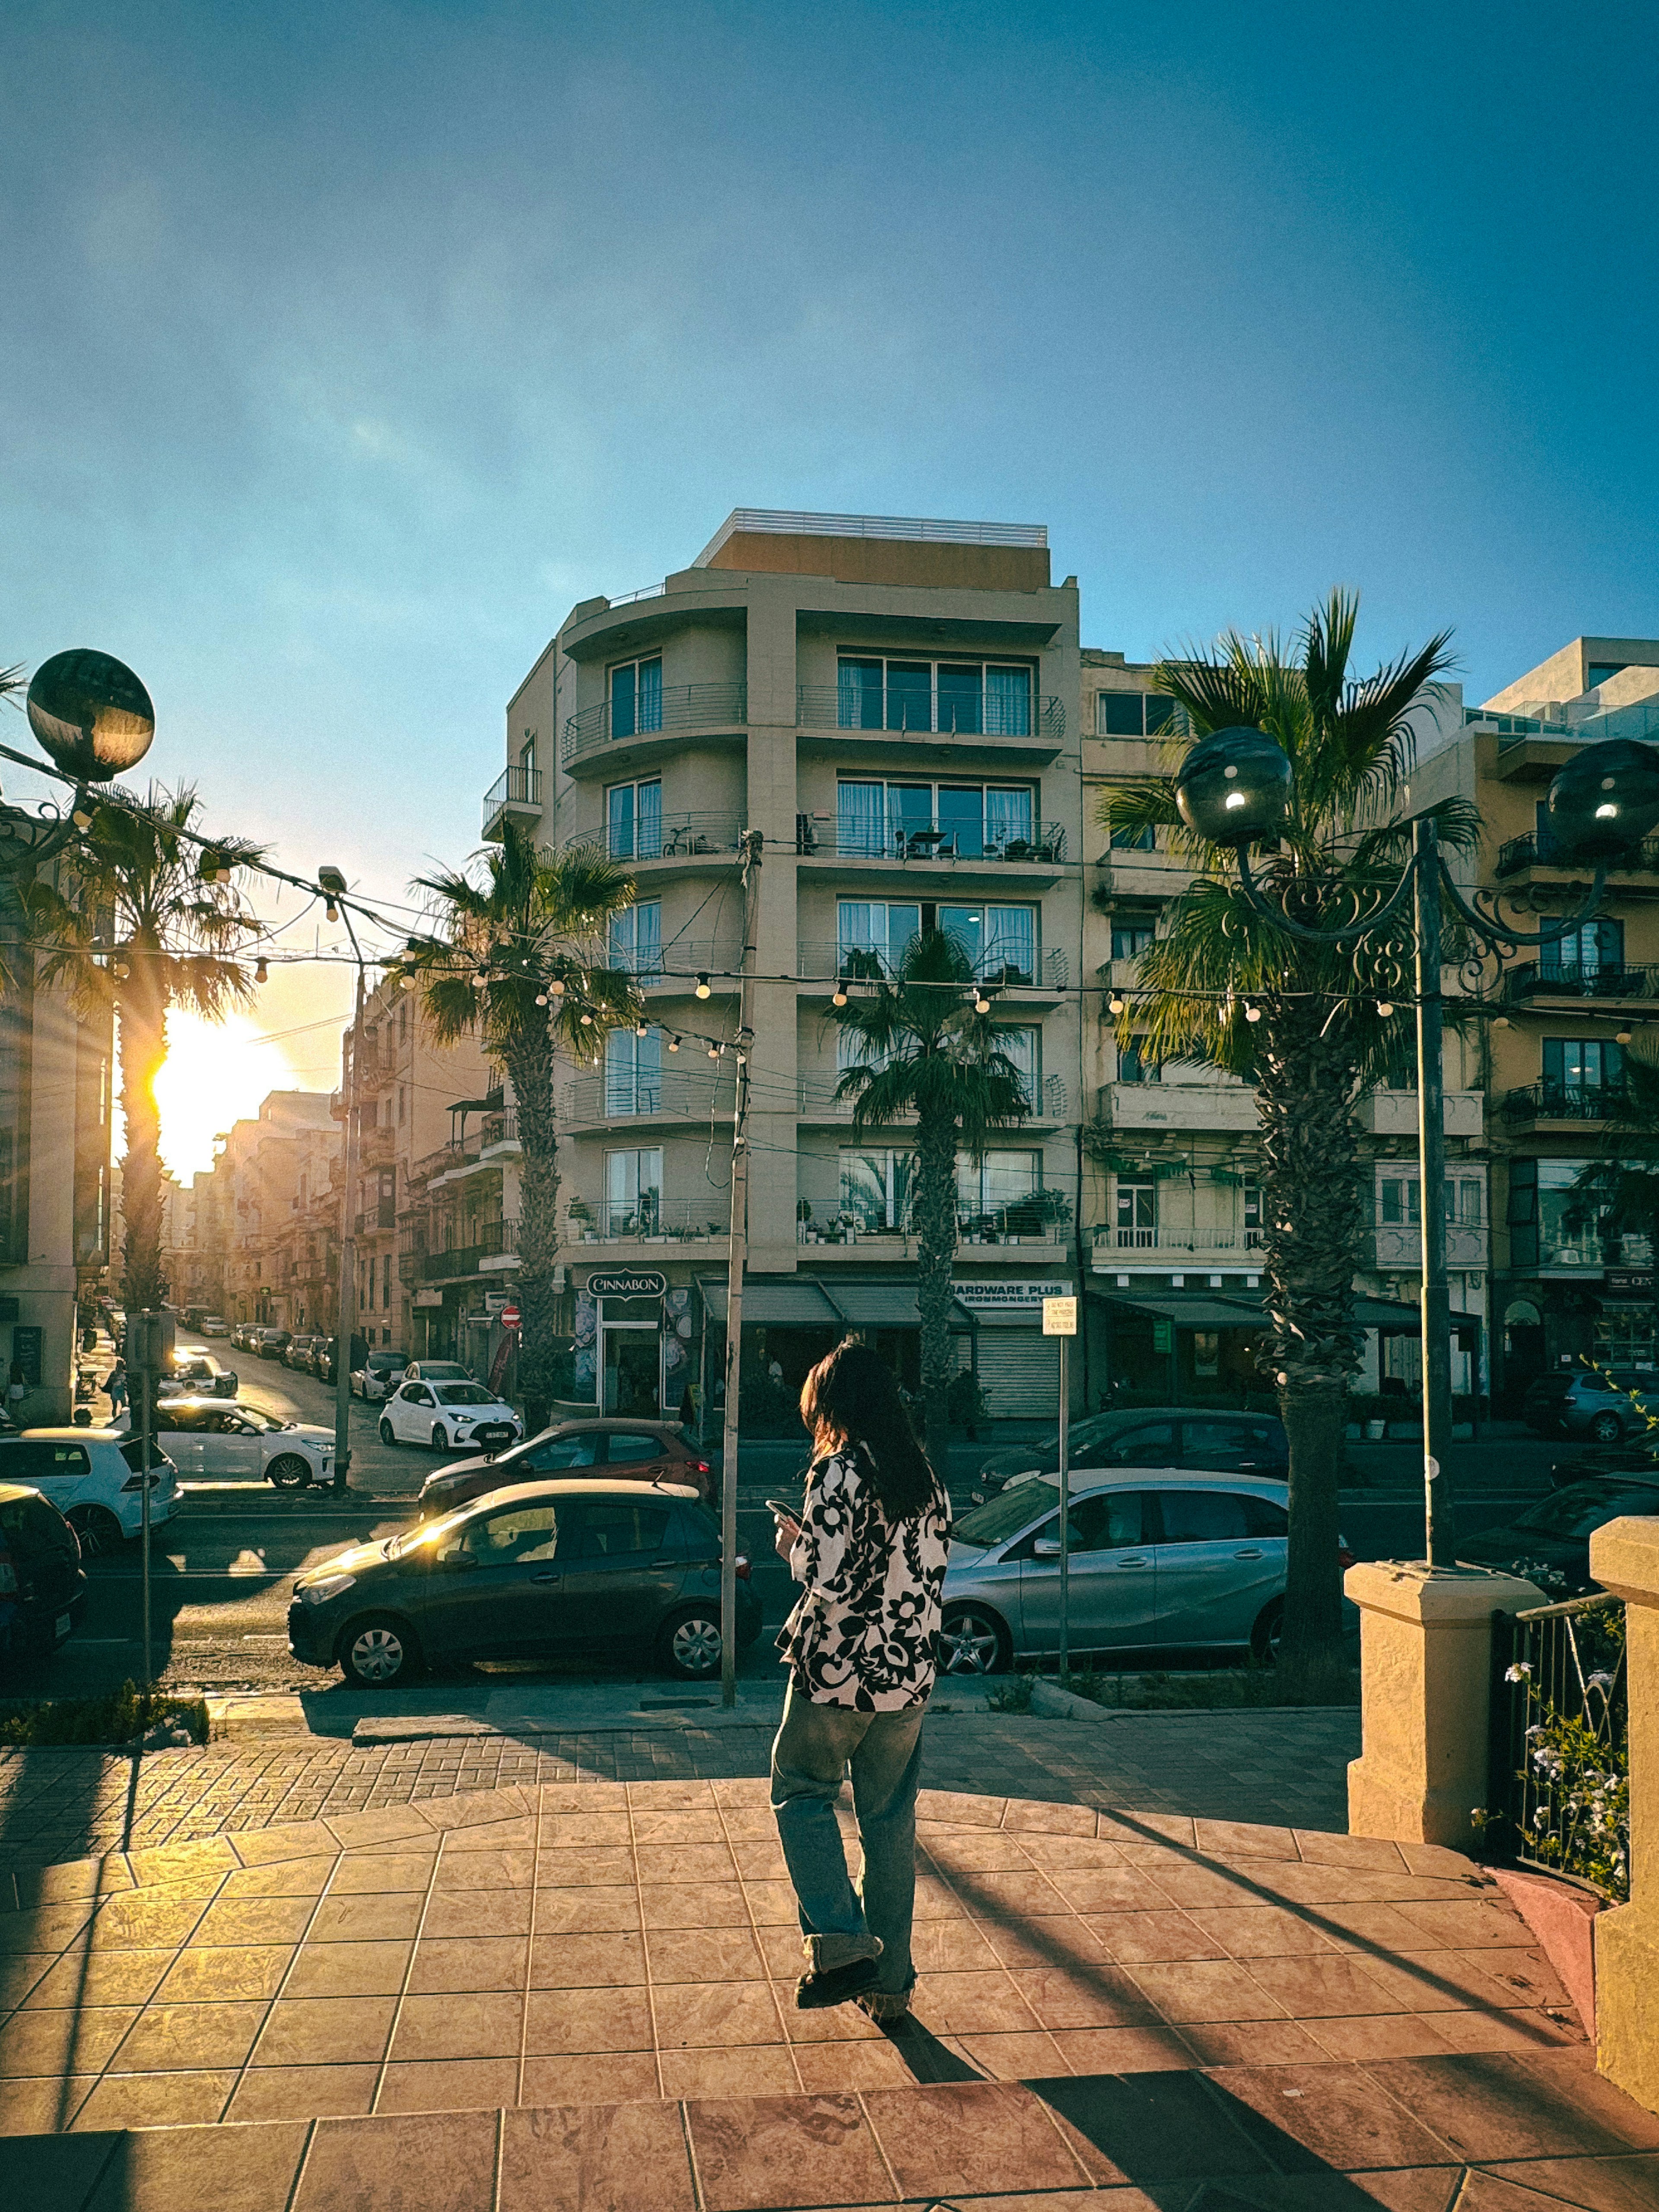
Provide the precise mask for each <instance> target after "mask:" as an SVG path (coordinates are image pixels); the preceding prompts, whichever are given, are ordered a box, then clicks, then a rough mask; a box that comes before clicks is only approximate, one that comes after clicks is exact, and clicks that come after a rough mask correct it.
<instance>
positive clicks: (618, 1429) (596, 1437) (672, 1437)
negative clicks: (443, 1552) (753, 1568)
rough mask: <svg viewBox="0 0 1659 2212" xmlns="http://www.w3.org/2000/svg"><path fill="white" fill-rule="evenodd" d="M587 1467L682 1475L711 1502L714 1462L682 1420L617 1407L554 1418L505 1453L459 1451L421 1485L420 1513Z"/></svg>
mask: <svg viewBox="0 0 1659 2212" xmlns="http://www.w3.org/2000/svg"><path fill="white" fill-rule="evenodd" d="M589 1467H591V1468H604V1469H605V1474H607V1476H609V1477H610V1478H611V1480H613V1481H617V1482H648V1483H656V1482H675V1483H684V1485H685V1486H687V1487H688V1488H689V1489H691V1490H695V1491H696V1493H697V1495H698V1497H699V1498H702V1499H703V1500H704V1501H705V1503H707V1502H708V1500H709V1499H710V1498H712V1496H713V1493H714V1468H713V1466H712V1465H711V1464H710V1462H708V1460H706V1459H704V1458H703V1457H702V1454H701V1453H700V1452H699V1451H698V1450H697V1449H696V1445H695V1444H694V1443H691V1442H690V1441H689V1440H688V1438H687V1436H686V1432H685V1431H684V1429H683V1428H682V1427H681V1426H680V1425H679V1423H678V1421H631V1420H627V1419H623V1416H622V1415H621V1414H611V1415H610V1416H608V1417H607V1418H605V1419H596V1420H592V1421H559V1422H556V1424H555V1425H554V1426H553V1427H552V1428H550V1429H544V1430H543V1431H541V1433H540V1435H539V1436H534V1437H528V1438H526V1441H525V1442H524V1443H521V1444H514V1445H513V1448H512V1449H511V1450H509V1451H504V1452H503V1453H502V1454H501V1456H500V1458H499V1459H460V1460H455V1461H453V1462H452V1463H451V1464H450V1465H449V1466H448V1467H441V1468H439V1469H438V1470H437V1472H436V1474H429V1475H428V1477H427V1479H426V1480H425V1481H424V1482H423V1483H422V1485H421V1494H420V1498H418V1500H417V1501H416V1509H415V1510H416V1515H417V1516H418V1517H419V1518H420V1519H421V1520H422V1521H430V1520H435V1518H436V1517H437V1516H438V1515H439V1514H441V1513H450V1512H453V1510H454V1509H455V1508H456V1507H457V1506H458V1505H464V1504H466V1502H467V1501H468V1499H469V1498H482V1497H483V1495H484V1493H485V1492H487V1491H490V1490H499V1489H501V1486H503V1484H506V1483H510V1482H528V1481H530V1480H532V1477H534V1476H536V1475H552V1474H566V1473H567V1472H571V1471H574V1469H575V1468H589Z"/></svg>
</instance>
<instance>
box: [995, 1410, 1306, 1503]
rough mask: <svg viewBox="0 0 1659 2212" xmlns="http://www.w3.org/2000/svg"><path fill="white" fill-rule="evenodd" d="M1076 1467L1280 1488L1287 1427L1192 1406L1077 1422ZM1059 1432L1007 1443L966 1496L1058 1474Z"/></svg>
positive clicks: (1070, 1445)
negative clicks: (1201, 1476) (1198, 1472)
mask: <svg viewBox="0 0 1659 2212" xmlns="http://www.w3.org/2000/svg"><path fill="white" fill-rule="evenodd" d="M1066 1457H1067V1459H1068V1461H1069V1462H1070V1464H1071V1465H1072V1466H1073V1467H1074V1468H1087V1469H1089V1470H1091V1471H1092V1470H1093V1469H1095V1468H1107V1467H1190V1468H1203V1469H1206V1470H1207V1471H1208V1472H1210V1473H1212V1474H1261V1475H1266V1476H1267V1477H1269V1478H1270V1479H1271V1480H1273V1481H1278V1482H1282V1481H1283V1480H1285V1475H1286V1474H1287V1473H1288V1471H1289V1468H1290V1464H1291V1451H1290V1445H1289V1443H1288V1442H1287V1441H1286V1439H1285V1425H1284V1423H1283V1422H1282V1421H1280V1420H1279V1419H1276V1417H1275V1416H1274V1415H1273V1414H1272V1413H1212V1412H1206V1411H1204V1410H1203V1409H1201V1408H1200V1407H1194V1406H1141V1407H1136V1408H1135V1409H1134V1410H1133V1412H1129V1411H1126V1410H1122V1409H1120V1410H1118V1411H1116V1412H1114V1413H1092V1414H1091V1415H1089V1416H1088V1417H1087V1419H1084V1420H1081V1421H1074V1422H1073V1424H1072V1426H1071V1433H1070V1435H1069V1437H1067V1440H1066ZM1059 1467H1060V1431H1058V1429H1056V1430H1055V1431H1054V1432H1053V1434H1052V1435H1049V1436H1046V1437H1040V1438H1039V1439H1038V1440H1037V1442H1036V1443H1028V1444H1006V1445H1005V1446H1004V1447H1003V1449H1001V1450H1000V1451H994V1452H993V1453H991V1455H989V1457H988V1458H987V1459H986V1460H984V1461H983V1462H981V1467H980V1471H979V1474H978V1475H977V1477H976V1478H975V1483H974V1486H973V1488H972V1490H971V1491H969V1497H970V1498H972V1499H973V1501H974V1503H975V1505H983V1504H985V1502H986V1500H987V1498H994V1497H996V1496H997V1494H998V1492H1000V1491H1002V1490H1004V1489H1006V1486H1008V1484H1009V1483H1011V1482H1018V1481H1024V1480H1026V1479H1027V1478H1029V1477H1030V1476H1032V1475H1035V1474H1039V1473H1042V1474H1047V1473H1048V1472H1049V1471H1050V1470H1054V1471H1056V1472H1057V1471H1058V1469H1059Z"/></svg>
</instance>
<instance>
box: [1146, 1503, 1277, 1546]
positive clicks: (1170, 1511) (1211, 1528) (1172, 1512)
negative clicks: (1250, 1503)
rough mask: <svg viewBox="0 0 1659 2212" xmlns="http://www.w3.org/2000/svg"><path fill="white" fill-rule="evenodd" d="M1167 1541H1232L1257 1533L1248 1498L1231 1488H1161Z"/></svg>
mask: <svg viewBox="0 0 1659 2212" xmlns="http://www.w3.org/2000/svg"><path fill="white" fill-rule="evenodd" d="M1158 1504H1159V1506H1160V1507H1161V1509H1162V1510H1163V1515H1164V1536H1163V1541H1164V1543H1166V1544H1230V1543H1236V1542H1237V1541H1238V1540H1239V1538H1241V1537H1243V1536H1249V1535H1253V1534H1255V1530H1253V1529H1252V1528H1251V1527H1250V1519H1249V1515H1248V1514H1247V1513H1246V1511H1245V1510H1244V1500H1243V1498H1241V1497H1240V1496H1239V1495H1238V1494H1237V1492H1236V1491H1231V1490H1160V1491H1159V1492H1158Z"/></svg>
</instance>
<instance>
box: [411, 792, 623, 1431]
mask: <svg viewBox="0 0 1659 2212" xmlns="http://www.w3.org/2000/svg"><path fill="white" fill-rule="evenodd" d="M475 859H478V860H483V863H484V867H483V878H482V880H478V879H477V878H475V877H474V876H471V875H466V874H463V873H459V872H455V871H453V870H448V869H446V870H445V871H444V872H442V873H441V874H439V875H435V876H423V877H421V878H418V879H417V881H416V886H415V888H416V890H422V891H426V892H428V893H429V894H431V895H432V896H433V897H434V898H435V900H436V901H437V916H436V926H435V928H434V929H433V931H432V932H431V933H430V934H428V935H427V936H424V937H413V938H411V939H410V940H409V947H408V953H407V956H406V957H407V959H408V963H409V965H410V967H411V968H412V969H413V970H414V971H415V973H416V975H417V976H418V977H419V978H420V979H421V980H422V985H423V995H424V1000H425V1005H426V1010H427V1012H428V1016H429V1017H430V1018H431V1022H432V1026H433V1030H434V1034H435V1036H436V1037H437V1039H438V1041H439V1042H440V1043H441V1044H453V1043H454V1042H456V1040H457V1039H458V1038H460V1037H462V1036H467V1035H468V1034H470V1033H476V1034H477V1036H478V1037H479V1039H480V1041H481V1042H482V1043H483V1048H484V1050H485V1052H486V1053H488V1054H489V1056H490V1058H491V1059H492V1060H500V1061H501V1063H502V1064H503V1065H504V1066H505V1067H506V1069H507V1077H508V1079H509V1080H510V1082H511V1083H512V1085H513V1098H514V1101H515V1103H516V1106H517V1111H518V1117H519V1143H520V1147H521V1150H522V1153H523V1164H522V1170H521V1175H522V1182H521V1188H520V1212H519V1303H520V1307H521V1309H522V1310H523V1315H524V1321H523V1334H522V1336H521V1338H520V1342H521V1345H522V1346H523V1349H522V1352H521V1353H520V1362H519V1380H520V1387H521V1389H523V1392H524V1398H525V1425H526V1433H527V1434H529V1435H532V1436H533V1435H534V1434H535V1433H536V1431H538V1429H541V1428H544V1427H545V1426H546V1425H547V1420H548V1416H549V1413H550V1411H551V1407H552V1402H553V1399H554V1396H555V1395H556V1393H555V1390H554V1379H555V1370H554V1359H555V1329H554V1302H555V1299H556V1296H557V1293H556V1291H555V1290H554V1287H553V1270H554V1266H555V1263H556V1260H557V1258H558V1249H559V1230H558V1202H559V1170H558V1128H557V1121H556V1114H555V1111H554V1097H553V1056H554V1048H555V1045H556V1044H559V1045H562V1047H563V1048H564V1049H565V1050H566V1051H567V1052H568V1054H570V1055H571V1057H572V1058H573V1059H574V1060H580V1061H584V1062H592V1061H593V1060H597V1059H598V1058H599V1055H600V1054H602V1053H603V1051H604V1049H605V1037H606V1036H607V1034H608V1033H609V1032H610V1031H611V1030H615V1029H619V1028H623V1027H624V1026H631V1025H633V1024H635V1023H637V1022H639V1020H640V1019H641V998H640V994H639V990H638V987H637V986H636V984H635V981H634V978H633V976H632V975H630V974H628V973H627V972H625V971H624V970H623V969H615V968H612V967H611V965H610V964H609V963H610V957H611V956H610V952H609V950H608V939H609V933H610V927H611V921H612V920H613V919H614V918H615V917H616V916H617V915H620V914H623V913H624V912H625V911H626V909H627V908H629V907H630V906H631V905H632V904H633V902H634V896H635V886H634V882H633V878H631V877H629V876H627V875H625V874H623V872H622V871H621V870H620V869H619V868H617V867H614V866H612V865H611V862H610V860H607V859H605V857H604V856H603V855H602V854H599V853H597V852H594V851H592V850H591V849H589V848H581V847H578V848H575V849H574V850H572V851H569V852H566V853H562V854H558V855H557V856H556V857H555V856H553V855H551V854H542V853H538V851H537V849H536V844H535V840H534V838H533V836H532V835H531V833H530V831H529V830H528V829H526V828H524V827H523V826H522V825H521V824H520V823H515V822H508V823H506V824H505V825H504V829H503V834H502V842H501V844H500V845H498V846H491V847H489V848H486V850H485V851H484V852H483V854H477V855H476V856H475Z"/></svg>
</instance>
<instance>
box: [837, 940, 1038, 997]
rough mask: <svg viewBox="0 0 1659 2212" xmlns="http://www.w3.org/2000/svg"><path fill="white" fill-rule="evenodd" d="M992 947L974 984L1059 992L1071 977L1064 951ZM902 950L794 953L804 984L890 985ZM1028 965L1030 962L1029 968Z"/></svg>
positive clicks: (848, 947)
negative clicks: (796, 954)
mask: <svg viewBox="0 0 1659 2212" xmlns="http://www.w3.org/2000/svg"><path fill="white" fill-rule="evenodd" d="M1013 949H1014V950H1015V957H1013V958H1012V959H1011V958H1010V957H1008V956H1009V952H1010V950H1011V948H1010V947H1009V946H1007V945H1006V944H1005V945H1000V946H996V947H993V948H992V950H991V951H989V952H988V953H987V954H986V955H985V956H983V957H981V959H980V960H979V962H978V963H977V964H976V966H975V978H976V980H977V981H981V982H983V983H986V984H988V985H990V986H991V987H993V988H994V989H996V990H1028V991H1063V990H1064V989H1065V988H1066V984H1067V982H1068V981H1069V980H1070V977H1071V962H1070V961H1069V960H1068V958H1067V957H1066V954H1065V953H1064V952H1062V951H1054V952H1033V951H1031V950H1030V948H1029V947H1027V948H1013ZM901 952H902V946H896V945H894V946H888V945H841V944H829V943H824V942H823V941H819V942H817V943H812V944H805V945H801V946H800V947H799V952H798V956H797V957H798V960H799V970H800V980H801V981H802V982H803V983H819V982H821V983H833V982H835V981H836V979H837V978H838V977H839V978H840V979H842V981H846V982H848V983H860V982H866V983H867V982H877V981H889V982H890V981H893V979H894V977H895V975H896V973H897V969H898V963H899V957H900V954H901ZM1028 963H1029V964H1028Z"/></svg>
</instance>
